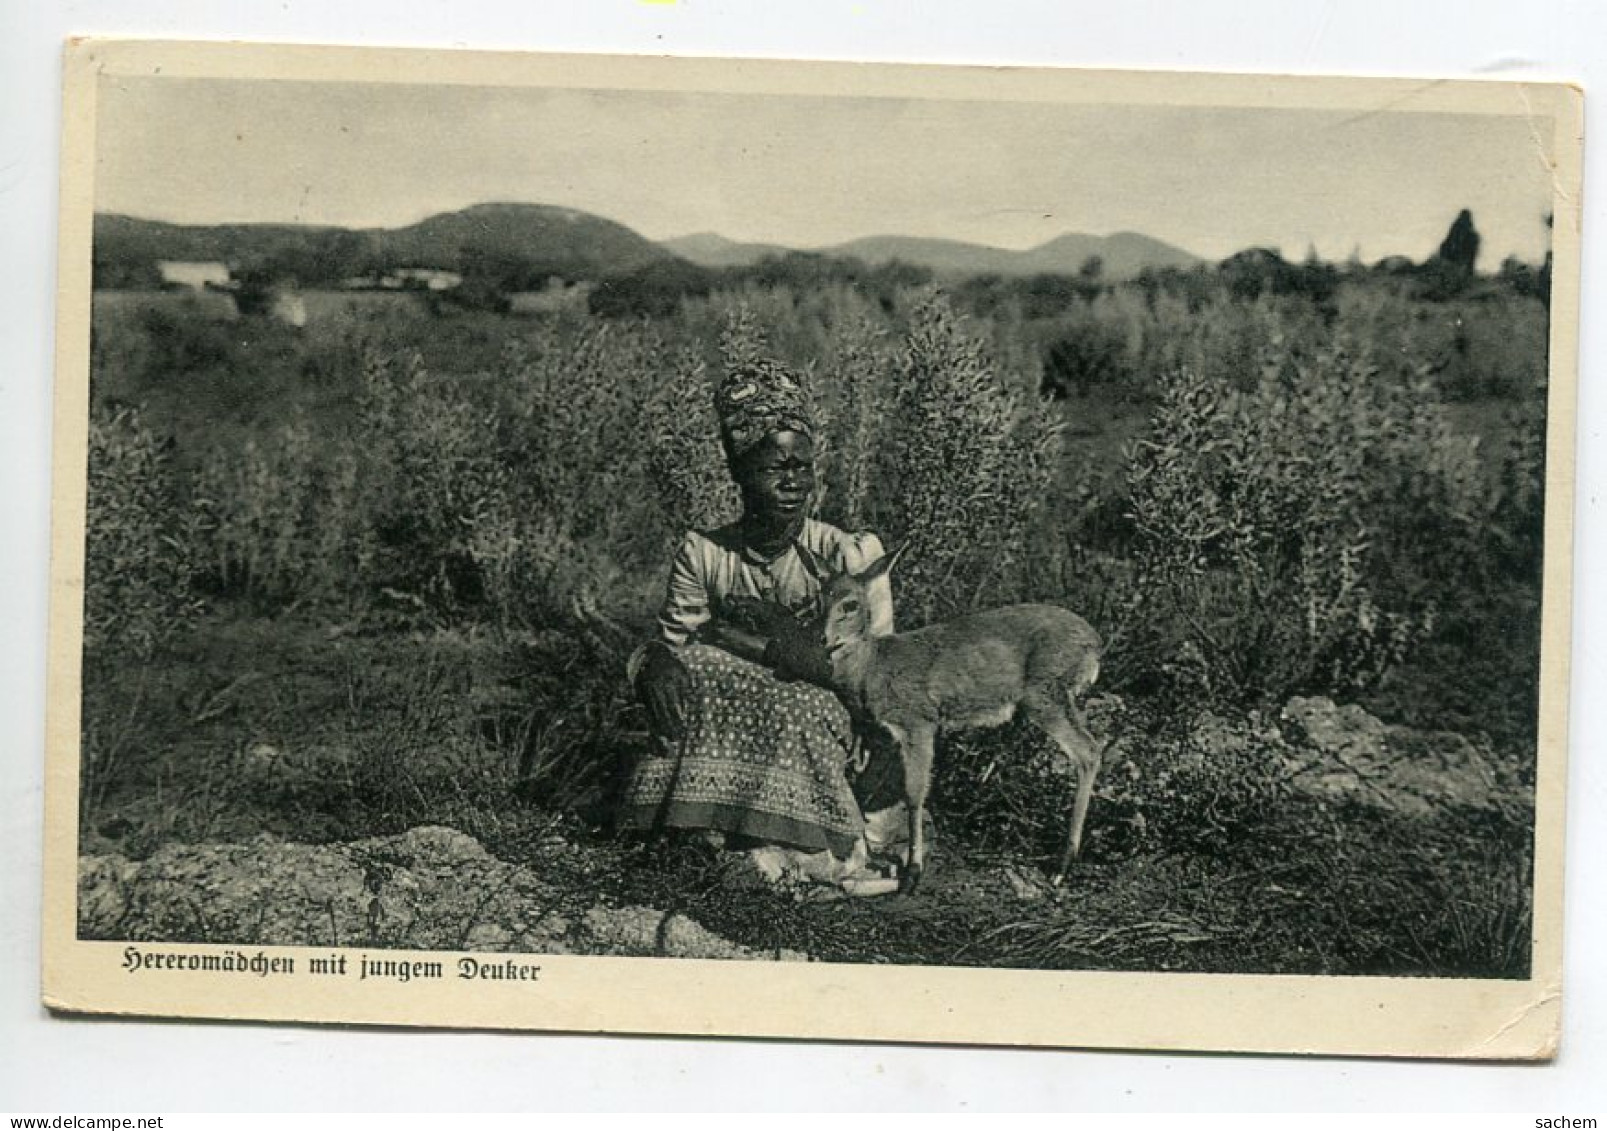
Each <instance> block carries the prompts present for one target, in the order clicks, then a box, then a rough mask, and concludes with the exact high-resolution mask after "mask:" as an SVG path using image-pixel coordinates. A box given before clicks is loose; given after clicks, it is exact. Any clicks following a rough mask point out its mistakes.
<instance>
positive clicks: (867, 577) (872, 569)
mask: <svg viewBox="0 0 1607 1131" xmlns="http://www.w3.org/2000/svg"><path fill="white" fill-rule="evenodd" d="M909 548H910V544H909V543H908V542H905V543H904V544H903V545H902V546H900V547H899V548H898V549H896V550H894V551H893V552H892V553H889V554H883V555H882V556H881V557H879V558H877V559H876V560H875V561H873V562H871V563H870V565H868V566H866V567H865V568H864V569H863V570H861V571H860V572H859V573H857V574H855V575H854V579H855V580H856V581H875V580H876V579H877V578H878V577H883V576H886V574H888V573H889V572H890V571H891V570H892V568H893V567H894V566H896V565H897V564H898V560H899V559H900V558H902V557H903V556H904V551H905V550H907V549H909Z"/></svg>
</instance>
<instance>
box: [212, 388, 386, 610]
mask: <svg viewBox="0 0 1607 1131" xmlns="http://www.w3.org/2000/svg"><path fill="white" fill-rule="evenodd" d="M365 490H366V488H365V483H364V468H363V467H362V466H361V463H360V460H359V457H358V455H357V453H355V452H353V451H351V450H350V449H348V448H335V447H334V446H333V445H331V444H330V443H329V442H328V441H327V440H326V439H324V438H323V437H320V436H319V435H318V434H317V433H316V432H315V431H314V430H313V428H312V426H311V424H310V423H309V422H308V421H306V420H305V419H298V420H295V421H293V422H291V423H290V424H287V425H285V426H283V427H281V428H280V429H279V430H278V431H277V432H274V433H270V434H268V435H266V436H264V437H262V438H261V439H260V440H258V439H255V438H253V439H249V440H247V441H246V442H245V444H244V445H243V446H242V447H240V448H239V449H228V448H214V449H212V450H211V451H210V452H209V453H208V455H207V457H206V458H205V460H204V461H203V462H202V464H201V467H200V469H199V470H198V472H197V474H196V485H195V496H194V501H193V505H194V508H195V511H196V513H197V515H198V518H199V521H200V524H201V527H202V529H203V530H204V531H205V537H206V544H207V549H208V554H207V561H206V564H205V572H206V574H207V575H208V577H209V579H210V581H211V583H212V584H213V585H214V586H216V587H217V588H218V589H219V591H220V592H223V593H228V594H230V595H235V596H241V597H244V598H246V599H248V600H250V601H251V602H252V603H253V604H254V605H256V606H257V607H259V608H279V607H283V606H284V605H287V604H290V603H292V602H294V601H297V600H301V599H305V598H309V597H311V598H331V597H338V596H342V595H346V594H350V593H353V592H356V591H357V590H358V589H359V588H360V586H361V584H362V582H363V580H364V579H365V578H366V575H367V572H368V567H369V564H370V561H371V558H372V555H373V551H374V546H373V539H372V534H371V530H370V521H371V516H370V515H369V513H368V511H367V508H366V506H365V500H364V494H365Z"/></svg>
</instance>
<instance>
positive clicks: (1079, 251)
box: [660, 232, 1199, 279]
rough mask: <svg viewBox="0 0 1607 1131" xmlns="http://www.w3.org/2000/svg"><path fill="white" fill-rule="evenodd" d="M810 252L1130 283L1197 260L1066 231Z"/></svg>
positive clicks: (749, 259) (1163, 248)
mask: <svg viewBox="0 0 1607 1131" xmlns="http://www.w3.org/2000/svg"><path fill="white" fill-rule="evenodd" d="M660 246H662V247H666V248H668V249H669V250H671V251H673V252H674V253H675V254H677V255H680V256H682V257H683V258H685V259H689V260H691V261H692V262H693V263H696V264H698V265H700V266H703V267H747V266H751V265H753V264H755V263H757V262H759V260H760V259H762V258H764V257H765V256H767V255H782V254H785V253H786V251H787V250H788V249H787V248H783V247H779V246H777V245H775V244H758V243H738V242H736V241H734V240H728V239H726V238H724V237H723V236H719V235H715V234H713V233H707V232H706V233H701V234H699V235H695V236H682V237H680V238H679V239H673V240H665V241H664V242H663V243H662V244H661V245H660ZM810 250H812V251H814V252H816V253H817V254H820V255H832V256H852V257H853V258H856V259H860V260H862V261H864V262H865V263H868V264H871V265H877V264H883V263H890V262H892V261H893V260H895V259H896V260H898V261H900V262H903V263H909V264H912V265H914V266H917V267H925V268H928V269H930V270H932V271H936V272H939V273H942V274H964V275H981V274H997V275H1036V274H1042V273H1055V274H1075V273H1076V272H1077V270H1078V269H1079V268H1080V267H1082V265H1083V264H1084V263H1085V262H1086V261H1087V260H1088V259H1090V258H1091V257H1093V256H1096V255H1097V256H1099V257H1100V259H1101V260H1102V261H1103V263H1104V273H1105V276H1106V278H1110V279H1128V278H1131V277H1133V276H1134V275H1137V274H1138V273H1139V272H1140V271H1142V270H1143V269H1144V268H1146V267H1149V268H1159V267H1188V266H1191V265H1193V264H1195V263H1198V262H1199V259H1198V258H1197V257H1196V256H1193V255H1190V254H1189V253H1188V252H1186V251H1184V250H1182V249H1181V248H1177V247H1173V246H1172V245H1171V244H1168V243H1163V242H1161V241H1160V240H1157V239H1152V238H1150V237H1149V236H1145V235H1140V234H1138V233H1137V232H1118V233H1116V234H1115V235H1111V236H1085V235H1080V234H1077V233H1068V234H1066V235H1063V236H1058V237H1056V238H1055V239H1052V240H1050V241H1049V242H1048V243H1045V244H1040V245H1039V246H1038V247H1035V248H1030V249H1028V250H1026V251H1010V250H1008V249H1006V248H1000V247H989V246H987V245H985V244H974V243H964V242H962V241H960V240H942V239H926V238H922V237H919V236H867V237H865V238H863V239H857V240H850V241H849V242H847V243H842V244H836V245H834V246H832V247H822V248H813V249H810Z"/></svg>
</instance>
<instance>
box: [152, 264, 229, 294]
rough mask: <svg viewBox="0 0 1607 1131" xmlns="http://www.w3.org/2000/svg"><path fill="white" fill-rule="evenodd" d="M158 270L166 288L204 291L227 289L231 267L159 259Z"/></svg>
mask: <svg viewBox="0 0 1607 1131" xmlns="http://www.w3.org/2000/svg"><path fill="white" fill-rule="evenodd" d="M156 270H157V272H158V273H159V274H160V275H161V277H162V285H163V286H164V287H185V288H187V289H189V290H192V291H204V290H206V289H207V288H208V287H227V286H228V285H229V267H228V264H226V263H216V262H210V263H209V262H202V261H198V260H187V259H159V260H157V261H156Z"/></svg>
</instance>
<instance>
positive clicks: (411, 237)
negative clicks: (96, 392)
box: [94, 204, 676, 279]
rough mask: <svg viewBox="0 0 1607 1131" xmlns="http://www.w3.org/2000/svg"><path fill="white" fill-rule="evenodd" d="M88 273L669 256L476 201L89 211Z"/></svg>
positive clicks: (584, 269) (311, 270)
mask: <svg viewBox="0 0 1607 1131" xmlns="http://www.w3.org/2000/svg"><path fill="white" fill-rule="evenodd" d="M94 252H95V262H96V267H97V271H99V270H101V269H102V268H103V267H115V268H118V269H121V270H123V271H124V272H127V271H128V270H129V269H131V268H141V269H143V268H148V267H150V266H152V265H154V264H155V262H156V261H157V260H161V259H193V260H220V261H222V262H224V263H227V264H229V265H230V266H231V267H235V268H237V269H238V268H239V267H242V266H248V265H252V264H260V263H263V262H269V263H272V264H275V265H277V266H278V267H280V268H281V269H283V270H286V271H288V272H290V273H295V274H298V275H300V276H302V277H304V278H308V277H310V278H315V279H333V278H341V277H345V276H349V275H357V274H362V273H364V272H369V271H374V270H377V269H384V268H394V267H408V266H423V267H441V268H446V269H448V270H453V271H462V270H463V269H464V268H465V267H467V266H469V264H470V262H471V261H473V260H475V259H482V260H483V259H490V260H507V259H519V260H524V261H526V262H528V263H529V264H530V265H532V267H533V268H534V270H535V271H536V272H537V273H540V272H546V273H550V274H553V275H560V276H563V277H565V278H570V279H582V278H584V279H593V278H599V277H603V276H608V275H617V274H627V273H629V272H632V271H637V270H640V269H641V268H643V267H646V266H649V265H651V264H654V263H660V262H667V261H674V260H675V258H676V257H675V256H674V254H673V253H671V252H669V251H666V250H664V249H663V248H661V247H659V246H658V245H657V244H655V243H653V242H651V241H650V240H647V239H644V238H643V237H641V236H639V235H637V234H636V233H635V232H633V231H631V230H630V229H629V228H627V227H625V226H624V225H623V224H617V223H615V222H614V221H612V220H605V219H603V218H602V217H600V216H593V215H591V214H590V213H586V212H580V211H577V210H575V209H572V208H556V207H551V206H548V205H542V204H477V205H475V206H473V207H472V208H465V209H463V210H461V211H459V212H446V213H442V214H440V215H436V216H431V217H429V218H428V219H426V220H421V221H420V222H419V223H417V224H411V225H409V226H407V227H405V228H367V229H358V230H351V229H345V228H333V227H318V226H311V225H296V224H210V225H181V224H167V223H163V222H161V221H156V220H140V219H136V218H134V217H132V216H120V215H115V214H110V213H106V214H101V215H97V216H96V217H95V248H94Z"/></svg>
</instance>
